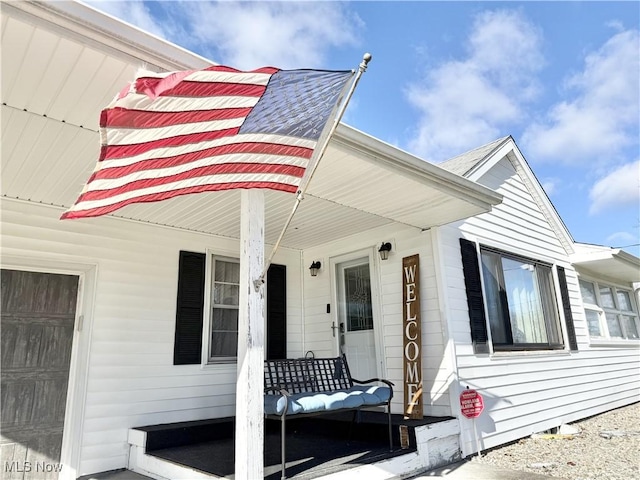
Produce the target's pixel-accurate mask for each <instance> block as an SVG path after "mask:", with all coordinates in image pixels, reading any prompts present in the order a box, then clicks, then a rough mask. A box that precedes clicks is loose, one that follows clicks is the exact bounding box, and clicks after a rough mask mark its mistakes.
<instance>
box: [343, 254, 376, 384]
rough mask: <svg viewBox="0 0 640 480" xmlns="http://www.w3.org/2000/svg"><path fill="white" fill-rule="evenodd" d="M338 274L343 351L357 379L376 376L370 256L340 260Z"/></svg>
mask: <svg viewBox="0 0 640 480" xmlns="http://www.w3.org/2000/svg"><path fill="white" fill-rule="evenodd" d="M336 275H337V287H338V326H339V329H340V350H341V352H342V353H344V354H346V356H347V361H348V364H349V369H350V371H351V376H352V377H353V378H356V379H358V380H368V379H370V378H375V377H377V376H378V374H377V368H376V365H377V362H376V348H375V333H374V324H373V307H372V302H371V269H370V266H369V258H368V257H363V258H359V259H356V260H350V261H348V262H342V263H338V264H337V271H336Z"/></svg>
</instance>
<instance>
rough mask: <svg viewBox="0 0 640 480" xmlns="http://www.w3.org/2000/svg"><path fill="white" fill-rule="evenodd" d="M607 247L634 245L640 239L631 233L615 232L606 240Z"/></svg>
mask: <svg viewBox="0 0 640 480" xmlns="http://www.w3.org/2000/svg"><path fill="white" fill-rule="evenodd" d="M606 241H607V245H613V246H623V245H632V244H634V243H637V242H638V237H637V236H634V235H633V234H632V233H629V232H615V233H612V234H611V235H609V236H608V237H607V239H606Z"/></svg>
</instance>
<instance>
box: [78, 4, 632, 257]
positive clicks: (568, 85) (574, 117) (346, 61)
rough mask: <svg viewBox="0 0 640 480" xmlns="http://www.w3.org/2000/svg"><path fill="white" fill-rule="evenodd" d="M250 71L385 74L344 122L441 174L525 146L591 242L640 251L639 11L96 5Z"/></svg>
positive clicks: (574, 227)
mask: <svg viewBox="0 0 640 480" xmlns="http://www.w3.org/2000/svg"><path fill="white" fill-rule="evenodd" d="M90 4H91V5H93V6H94V7H96V8H98V9H100V10H104V11H106V12H107V13H110V14H112V15H113V16H115V17H118V18H121V19H123V20H125V21H127V22H129V23H131V24H133V25H136V26H138V27H140V28H142V29H143V30H146V31H148V32H151V33H153V34H155V35H157V36H159V37H162V38H166V39H167V40H170V41H172V42H174V43H176V44H178V45H180V46H182V47H184V48H187V49H189V50H192V51H194V52H196V53H198V54H200V55H202V56H204V57H207V58H209V59H211V60H212V61H214V62H217V63H221V64H224V65H229V66H232V67H236V68H240V69H247V70H248V69H253V68H257V67H261V66H265V65H271V66H276V67H280V68H325V69H345V68H356V67H357V65H358V64H359V63H360V60H361V59H362V55H363V53H365V52H371V54H372V55H373V60H372V62H371V63H370V66H369V69H368V71H367V73H365V75H364V77H363V79H362V81H361V82H360V84H359V86H358V89H357V91H356V93H355V95H354V97H353V99H352V101H351V103H350V105H349V107H348V109H347V112H346V115H345V117H344V118H343V121H344V122H345V123H347V124H349V125H351V126H353V127H355V128H358V129H359V130H362V131H364V132H366V133H368V134H370V135H373V136H375V137H377V138H380V139H382V140H384V141H386V142H388V143H391V144H393V145H395V146H397V147H399V148H401V149H403V150H407V151H409V152H411V153H413V154H415V155H418V156H420V157H421V158H423V159H425V160H428V161H431V162H434V163H438V162H440V161H443V160H446V159H448V158H451V157H452V156H455V155H457V154H459V153H462V152H465V151H467V150H470V149H473V148H475V147H478V146H480V145H483V144H485V143H488V142H491V141H493V140H495V139H497V138H500V137H502V136H505V135H512V136H513V137H514V139H515V141H516V143H517V144H518V146H519V147H520V149H521V151H522V153H523V154H524V156H525V158H526V159H527V161H528V162H529V164H530V166H531V167H532V169H533V171H534V172H535V174H536V176H537V177H538V179H539V180H540V182H541V183H542V185H543V187H544V188H545V190H546V192H547V194H548V195H549V197H550V199H551V201H552V202H553V204H554V206H555V207H556V209H557V210H558V212H559V214H560V216H561V217H562V219H563V221H564V222H565V224H566V225H567V227H568V229H569V231H570V232H571V234H572V235H573V237H574V239H575V240H576V241H578V242H585V243H595V244H599V245H610V246H616V247H618V246H628V245H632V246H630V247H627V248H626V250H628V251H629V252H631V253H634V254H636V255H638V254H640V248H638V246H637V245H635V244H638V243H639V242H640V239H639V237H640V232H639V230H640V153H639V149H640V124H639V123H640V121H639V118H640V53H639V48H640V32H639V30H638V26H639V25H640V3H638V2H615V1H609V2H578V1H575V2H453V1H449V2H426V1H423V2H417V1H416V2H361V1H356V2H344V3H343V2H303V3H295V2H242V3H241V2H233V1H225V2H205V1H155V2H120V1H115V2H90Z"/></svg>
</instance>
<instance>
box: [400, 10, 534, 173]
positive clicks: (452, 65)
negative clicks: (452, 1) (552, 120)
mask: <svg viewBox="0 0 640 480" xmlns="http://www.w3.org/2000/svg"><path fill="white" fill-rule="evenodd" d="M540 42H541V35H540V33H539V32H538V30H537V28H536V27H535V26H534V25H532V24H531V23H530V22H528V21H527V19H526V18H524V16H523V15H522V14H521V13H519V12H516V11H508V10H497V11H485V12H483V13H481V14H479V15H478V16H477V17H476V18H475V22H474V25H473V28H472V31H471V34H470V36H469V38H468V45H467V49H468V54H467V56H466V58H464V59H460V60H452V61H449V62H447V63H444V64H442V65H440V66H439V67H437V68H435V69H433V70H431V71H430V72H428V73H427V74H426V76H425V78H424V79H423V80H422V81H420V82H416V83H414V84H413V85H410V86H409V88H408V90H407V97H408V99H409V101H410V102H411V103H412V104H413V105H414V106H415V107H417V108H418V110H419V111H420V115H421V117H420V119H419V122H418V126H417V131H416V133H415V136H414V138H413V139H412V140H411V141H410V144H409V148H410V149H411V150H412V151H413V152H415V153H416V154H418V155H420V156H422V157H423V158H426V159H428V160H431V161H442V160H446V159H447V158H448V157H449V156H451V155H453V154H457V153H460V152H463V151H465V150H468V149H469V148H473V147H477V146H478V145H481V144H483V143H487V142H489V141H491V140H495V139H496V138H497V137H499V136H500V135H501V129H502V128H503V127H504V126H507V125H509V126H510V125H512V124H513V123H514V122H518V121H519V120H521V117H522V106H523V104H524V103H526V102H528V101H530V100H532V99H533V98H535V96H536V94H537V92H538V85H537V82H536V80H535V74H536V73H537V72H538V71H539V70H540V69H541V68H542V65H543V63H544V60H543V58H542V55H541V53H540Z"/></svg>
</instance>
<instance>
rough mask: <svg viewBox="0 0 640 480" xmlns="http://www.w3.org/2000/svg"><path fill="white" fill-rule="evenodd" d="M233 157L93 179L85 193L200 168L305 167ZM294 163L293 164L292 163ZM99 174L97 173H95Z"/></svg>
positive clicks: (256, 157)
mask: <svg viewBox="0 0 640 480" xmlns="http://www.w3.org/2000/svg"><path fill="white" fill-rule="evenodd" d="M233 157H234V156H233V155H229V161H225V162H217V163H216V162H209V161H207V160H209V159H205V160H202V161H199V162H192V163H188V164H186V165H177V166H175V167H170V168H163V169H156V170H139V171H134V172H132V173H130V174H128V175H123V176H119V177H116V178H99V177H96V178H95V179H93V180H91V183H90V184H88V185H87V188H86V191H91V190H104V189H109V188H115V187H120V186H123V185H127V184H130V183H133V182H136V181H141V180H145V179H150V178H160V179H163V180H166V179H167V178H171V177H173V176H174V175H179V174H182V173H184V172H187V171H189V170H197V169H200V168H220V169H223V168H225V165H248V167H246V168H248V169H249V170H250V169H251V167H250V166H251V165H256V164H257V165H261V164H264V165H278V164H279V165H281V166H282V167H283V168H294V169H299V168H302V169H304V168H305V167H306V165H302V166H300V165H295V164H291V163H289V162H287V161H286V159H285V160H283V159H282V157H275V156H274V157H272V158H271V159H270V160H271V162H266V161H265V160H264V156H261V155H252V156H251V157H252V159H253V162H250V161H248V160H250V159H251V158H247V159H245V160H246V161H236V162H233V161H231V160H233ZM241 160H242V158H241ZM294 163H295V162H294ZM254 170H255V171H261V170H260V168H259V167H254ZM96 173H99V172H96Z"/></svg>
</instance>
